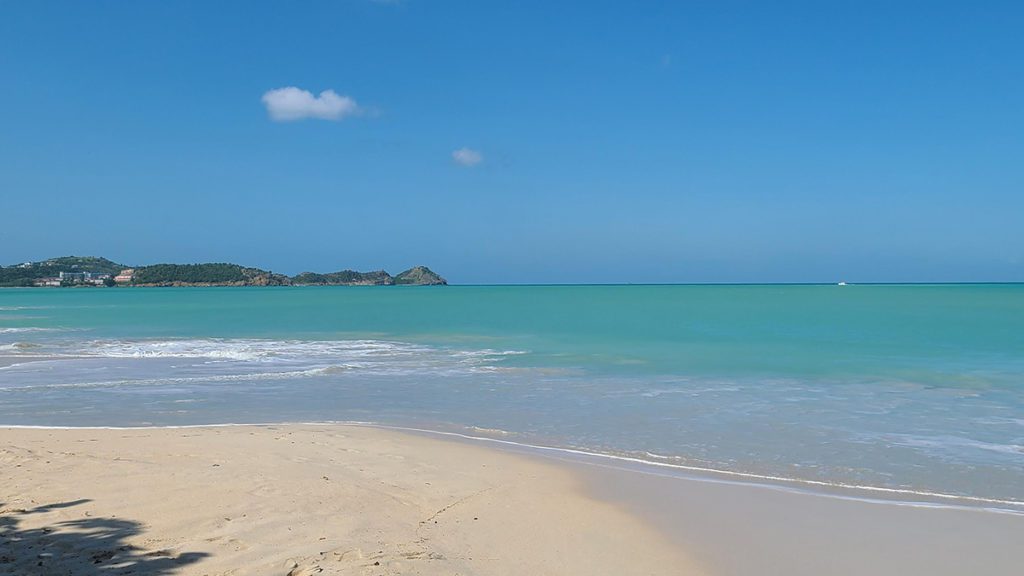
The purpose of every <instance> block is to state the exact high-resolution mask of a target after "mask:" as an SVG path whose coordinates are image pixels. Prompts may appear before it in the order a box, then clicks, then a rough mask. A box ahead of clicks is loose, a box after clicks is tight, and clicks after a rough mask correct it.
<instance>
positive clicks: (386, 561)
mask: <svg viewBox="0 0 1024 576" xmlns="http://www.w3.org/2000/svg"><path fill="white" fill-rule="evenodd" d="M0 439H2V441H0V471H2V472H0V485H2V486H3V489H2V495H0V573H2V574H18V575H29V574H40V575H41V574H72V575H98V574H135V575H147V576H152V575H157V574H195V575H211V576H212V575H224V576H226V575H238V576H241V575H248V574H252V575H275V574H276V575H281V576H286V575H288V576H305V575H310V574H325V575H327V574H346V575H347V574H359V575H390V574H422V575H432V574H446V575H452V574H508V575H522V574H579V575H584V574H586V575H592V574H609V575H612V574H651V575H654V574H666V575H667V574H703V573H704V572H703V571H702V570H700V569H699V567H698V566H697V565H696V563H695V562H694V561H693V559H692V558H689V557H687V556H686V555H685V553H684V551H683V550H682V549H681V548H680V547H679V546H678V545H676V544H675V543H672V542H670V541H668V540H666V538H665V537H663V535H662V533H661V532H659V531H657V530H656V529H655V528H653V527H652V526H650V525H648V524H646V523H645V522H643V521H642V520H641V519H639V518H638V517H636V516H634V515H633V514H631V513H630V512H628V511H627V510H626V509H625V508H624V507H623V506H622V505H619V504H613V503H609V502H607V501H602V500H598V499H595V498H594V497H592V496H590V495H588V493H587V492H586V491H585V490H584V486H583V485H582V483H581V481H580V479H579V477H578V475H577V474H575V473H573V471H572V470H571V469H570V468H568V467H564V466H559V465H556V464H554V463H546V462H543V461H540V460H538V459H535V458H530V457H527V456H521V455H517V454H511V453H508V452H505V451H500V450H493V449H488V448H484V447H479V446H474V445H470V444H467V443H464V442H450V441H444V440H438V439H433V438H426V437H422V436H419V435H411V434H404V433H400V432H395V431H390V430H381V429H374V428H365V427H353V426H340V425H337V426H335V425H330V426H311V425H286V426H230V427H206V428H153V429H25V428H5V429H0Z"/></svg>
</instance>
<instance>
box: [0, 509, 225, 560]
mask: <svg viewBox="0 0 1024 576" xmlns="http://www.w3.org/2000/svg"><path fill="white" fill-rule="evenodd" d="M87 502H89V500H75V501H72V502H59V503H55V504H49V505H46V506H38V507H36V508H32V509H31V510H25V509H6V508H4V506H3V505H2V504H0V574H17V575H19V576H21V575H25V576H42V575H44V574H46V575H50V574H62V575H74V576H104V575H111V576H112V575H115V574H117V575H121V574H125V575H127V574H131V575H132V576H159V575H163V574H174V573H175V572H177V571H178V570H179V569H181V568H182V567H184V566H186V565H188V564H192V563H194V562H198V561H199V560H201V559H203V558H204V557H206V556H207V554H204V553H197V552H191V553H185V554H178V553H177V552H174V551H170V550H154V551H150V550H143V549H141V548H139V547H137V546H133V545H132V544H129V543H128V539H129V538H130V537H132V536H136V535H138V534H140V533H142V524H140V523H138V522H135V521H132V520H124V519H121V518H88V517H87V518H80V519H77V520H66V521H61V522H56V523H54V524H52V525H48V526H41V527H36V528H23V527H22V524H24V523H25V520H26V518H28V517H29V516H31V515H34V514H44V513H47V512H50V511H52V510H56V509H60V508H70V507H72V506H78V505H81V504H85V503H87Z"/></svg>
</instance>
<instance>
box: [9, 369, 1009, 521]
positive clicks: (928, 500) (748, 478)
mask: <svg viewBox="0 0 1024 576" xmlns="http://www.w3.org/2000/svg"><path fill="white" fill-rule="evenodd" d="M0 360H2V358H0ZM0 366H2V362H0ZM250 426H257V427H267V426H285V427H289V426H308V427H332V426H342V427H357V428H368V429H377V430H384V431H390V432H397V433H402V434H413V435H419V436H424V437H427V438H435V439H439V440H444V441H455V442H460V441H464V442H467V443H469V444H473V445H479V444H488V445H490V446H491V447H492V448H493V449H497V450H502V451H505V452H509V453H514V454H521V455H526V456H530V457H536V458H542V459H547V460H554V461H559V462H563V463H568V464H570V465H582V466H592V467H598V468H610V469H614V470H619V471H626V472H629V473H633V474H641V475H647V476H656V477H665V478H672V479H677V480H683V481H689V482H706V483H717V484H726V485H734V486H738V487H751V488H758V489H766V490H775V491H780V492H790V493H793V494H798V495H804V496H810V497H818V498H828V499H835V500H848V501H853V502H860V503H864V504H876V505H883V506H899V507H908V508H923V509H939V510H962V511H978V512H985V513H991V514H1007V515H1013V516H1022V517H1024V501H1018V500H1005V499H998V498H986V497H982V496H971V495H961V494H948V493H943V492H932V491H924V490H913V489H909V488H907V489H901V488H890V487H885V486H871V485H855V484H846V483H842V482H828V481H822V480H811V479H805V478H790V477H785V476H771V475H766V474H755V473H748V472H742V471H733V470H727V469H719V468H710V467H705V466H692V465H686V464H673V463H668V462H659V461H657V460H647V459H643V458H639V457H635V456H630V455H625V454H615V453H606V452H598V451H592V450H586V449H582V448H570V447H561V446H549V445H540V444H529V443H526V442H517V441H513V440H504V439H501V438H494V437H491V436H477V435H472V434H467V433H463V432H455V431H450V430H435V429H429V428H417V427H410V426H401V425H394V424H384V423H379V422H373V421H356V420H324V421H277V422H223V423H208V424H157V425H140V426H62V425H53V426H51V425H25V424H5V423H0V430H4V429H11V430H21V429H24V430H67V431H74V430H114V431H116V430H163V429H167V430H179V429H203V428H234V427H250ZM865 494H872V496H867V495H865Z"/></svg>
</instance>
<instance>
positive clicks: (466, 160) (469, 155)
mask: <svg viewBox="0 0 1024 576" xmlns="http://www.w3.org/2000/svg"><path fill="white" fill-rule="evenodd" d="M452 160H455V162H456V163H457V164H461V165H462V166H476V165H477V164H479V163H481V162H483V161H484V157H483V155H482V154H480V151H479V150H473V149H471V148H459V149H458V150H456V151H455V152H452Z"/></svg>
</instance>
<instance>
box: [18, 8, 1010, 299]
mask: <svg viewBox="0 0 1024 576" xmlns="http://www.w3.org/2000/svg"><path fill="white" fill-rule="evenodd" d="M1022 28H1024V4H1022V3H1020V2H977V3H971V2H941V1H927V2H925V1H922V2H910V1H901V2H867V1H857V2H854V1H842V2H840V1H836V2H821V1H814V2H728V1H723V2H653V1H652V2H624V1H622V2H603V1H587V2H568V1H566V2H557V3H555V2H540V1H535V2H480V1H472V0H469V1H464V2H448V1H442V0H396V1H391V2H379V1H378V2H374V1H371V0H350V1H347V2H345V1H336V2H288V3H286V2H222V1H218V2H177V1H176V2H130V1H123V2H78V1H74V2H47V1H33V2H28V1H11V0H0V78H2V84H0V88H2V89H0V263H4V264H9V263H12V262H17V261H21V260H28V259H42V258H46V257H51V256H57V255H64V254H95V255H105V256H107V257H110V258H112V259H115V260H117V261H121V262H126V263H129V264H144V263H155V262H195V261H233V262H238V263H242V264H247V265H254V266H260V267H264V268H270V269H273V270H275V271H280V272H286V273H297V272H300V271H303V270H317V271H329V270H336V269H340V268H356V269H379V268H385V269H387V270H389V271H391V272H397V271H399V270H401V269H403V268H406V267H409V266H411V265H414V264H420V263H423V264H428V265H430V266H431V267H432V268H434V269H436V270H438V271H440V272H442V273H443V274H444V275H445V276H447V277H448V278H449V279H450V280H452V281H454V282H460V283H489V282H523V283H529V282H716V281H717V282H736V281H768V282H773V281H833V280H838V279H846V280H849V281H933V280H955V281H969V280H993V281H995V280H1003V281H1006V280H1011V281H1024V40H1022V36H1021V34H1020V30H1021V29H1022ZM285 88H296V89H297V90H296V91H294V92H286V93H281V92H279V93H274V92H272V91H274V90H278V89H285ZM327 90H330V91H333V92H332V93H329V94H328V95H327V97H326V99H325V100H315V101H313V99H315V98H317V97H318V96H320V95H321V92H323V91H327ZM302 91H308V92H309V94H308V95H306V94H303V92H302ZM268 93H270V95H269V96H268ZM275 94H276V95H277V97H278V99H277V100H274V95H275ZM274 106H278V108H274ZM275 110H276V111H277V112H278V113H279V114H278V116H275V115H274V113H275ZM280 113H283V114H284V115H285V116H287V117H280ZM296 116H307V117H304V118H299V119H296V118H295V117H296ZM460 151H461V152H460ZM457 152H458V154H456V153H457ZM453 154H455V156H453ZM474 155H475V156H474ZM456 156H457V157H458V158H456ZM459 159H461V160H462V162H460V161H459ZM474 160H475V161H476V162H474Z"/></svg>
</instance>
